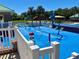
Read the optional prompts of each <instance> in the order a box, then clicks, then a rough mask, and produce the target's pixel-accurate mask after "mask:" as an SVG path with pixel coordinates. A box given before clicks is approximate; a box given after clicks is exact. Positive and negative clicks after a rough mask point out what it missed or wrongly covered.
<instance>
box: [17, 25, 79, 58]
mask: <svg viewBox="0 0 79 59" xmlns="http://www.w3.org/2000/svg"><path fill="white" fill-rule="evenodd" d="M18 29H19V30H20V32H21V33H22V34H23V35H24V37H25V38H26V39H27V40H29V33H30V32H34V42H35V44H36V45H38V46H39V47H40V48H43V47H48V46H50V43H49V42H48V41H49V38H48V34H49V33H51V41H58V42H60V59H66V58H68V57H70V55H71V53H72V52H74V51H75V52H77V53H79V46H78V45H79V34H77V33H72V32H67V31H61V32H60V35H57V33H58V30H55V29H51V28H48V27H25V26H21V27H18ZM61 35H62V36H63V38H62V39H61V40H59V38H60V37H61ZM46 59H47V58H46Z"/></svg>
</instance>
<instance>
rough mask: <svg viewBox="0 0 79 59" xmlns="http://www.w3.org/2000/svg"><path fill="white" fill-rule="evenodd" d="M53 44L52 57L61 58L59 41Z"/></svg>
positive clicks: (53, 58)
mask: <svg viewBox="0 0 79 59" xmlns="http://www.w3.org/2000/svg"><path fill="white" fill-rule="evenodd" d="M51 45H52V46H53V51H52V56H51V58H52V59H59V42H56V41H54V42H51Z"/></svg>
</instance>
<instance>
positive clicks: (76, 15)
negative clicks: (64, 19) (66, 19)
mask: <svg viewBox="0 0 79 59" xmlns="http://www.w3.org/2000/svg"><path fill="white" fill-rule="evenodd" d="M78 17H79V14H75V15H72V16H70V18H78Z"/></svg>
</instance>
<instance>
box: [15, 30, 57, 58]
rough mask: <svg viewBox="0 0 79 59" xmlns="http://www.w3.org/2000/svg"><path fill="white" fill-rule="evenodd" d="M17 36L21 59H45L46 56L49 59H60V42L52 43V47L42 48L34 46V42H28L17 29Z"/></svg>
mask: <svg viewBox="0 0 79 59" xmlns="http://www.w3.org/2000/svg"><path fill="white" fill-rule="evenodd" d="M16 36H17V42H18V45H17V46H18V52H19V55H20V58H21V59H45V55H46V54H48V57H49V59H59V42H51V46H49V47H45V48H40V47H39V46H38V45H34V43H33V41H27V39H26V38H25V37H24V36H23V35H22V34H21V32H20V31H19V30H18V29H16Z"/></svg>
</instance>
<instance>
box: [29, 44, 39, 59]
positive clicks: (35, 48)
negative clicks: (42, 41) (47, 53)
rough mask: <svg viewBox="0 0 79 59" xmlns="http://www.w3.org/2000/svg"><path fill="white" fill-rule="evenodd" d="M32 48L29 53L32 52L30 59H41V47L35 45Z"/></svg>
mask: <svg viewBox="0 0 79 59" xmlns="http://www.w3.org/2000/svg"><path fill="white" fill-rule="evenodd" d="M30 48H31V51H29V52H30V55H29V59H39V46H37V45H33V46H30Z"/></svg>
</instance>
